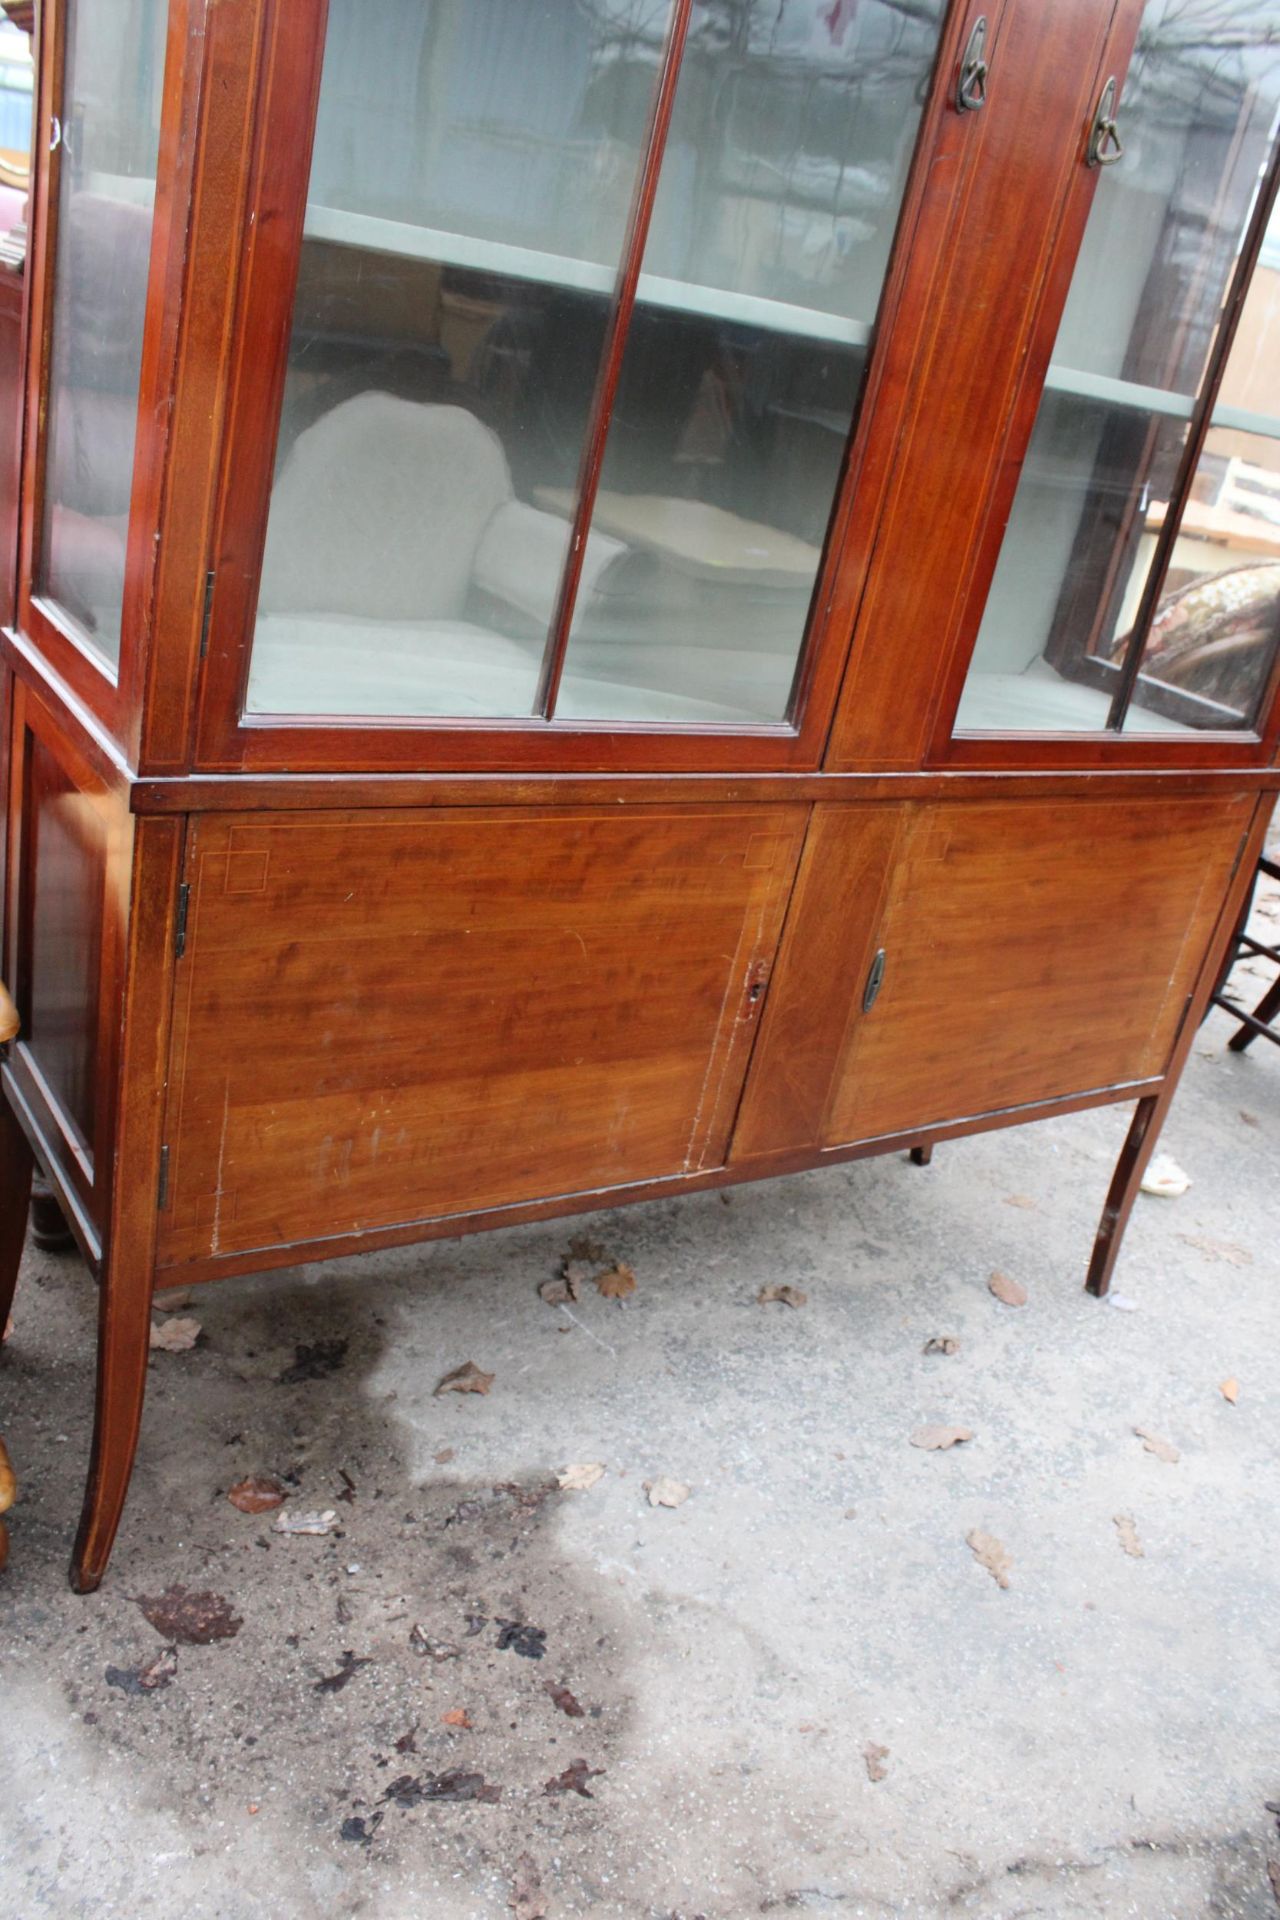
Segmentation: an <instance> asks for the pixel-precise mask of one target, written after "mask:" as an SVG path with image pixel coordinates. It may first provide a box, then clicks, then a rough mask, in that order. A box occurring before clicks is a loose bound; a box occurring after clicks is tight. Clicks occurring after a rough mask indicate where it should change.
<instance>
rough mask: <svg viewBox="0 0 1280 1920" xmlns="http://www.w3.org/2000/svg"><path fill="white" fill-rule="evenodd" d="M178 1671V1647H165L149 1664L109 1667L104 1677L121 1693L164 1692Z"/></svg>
mask: <svg viewBox="0 0 1280 1920" xmlns="http://www.w3.org/2000/svg"><path fill="white" fill-rule="evenodd" d="M177 1671H178V1649H177V1648H176V1647H163V1648H162V1649H161V1651H160V1652H159V1653H158V1654H157V1655H156V1657H155V1659H154V1660H153V1661H152V1662H151V1663H150V1665H149V1666H145V1667H108V1668H107V1669H106V1671H105V1672H104V1674H103V1678H104V1679H105V1681H106V1683H107V1685H108V1686H109V1687H119V1689H120V1691H121V1693H162V1692H163V1691H164V1689H165V1688H166V1687H167V1686H168V1684H169V1682H170V1681H171V1680H172V1678H173V1676H174V1674H175V1673H176V1672H177Z"/></svg>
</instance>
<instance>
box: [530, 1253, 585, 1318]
mask: <svg viewBox="0 0 1280 1920" xmlns="http://www.w3.org/2000/svg"><path fill="white" fill-rule="evenodd" d="M590 1278H591V1269H590V1267H584V1266H583V1264H582V1262H581V1261H579V1260H565V1261H563V1262H562V1263H561V1267H560V1271H559V1273H558V1274H557V1275H556V1276H555V1278H554V1280H544V1281H543V1282H542V1284H541V1285H540V1286H539V1288H538V1292H539V1294H540V1295H541V1296H542V1298H543V1299H544V1300H545V1301H546V1303H547V1305H548V1306H549V1307H562V1306H564V1305H565V1303H566V1301H569V1300H576V1299H577V1298H578V1296H579V1294H580V1293H581V1291H582V1289H583V1287H584V1285H585V1284H586V1282H587V1281H588V1280H589V1279H590Z"/></svg>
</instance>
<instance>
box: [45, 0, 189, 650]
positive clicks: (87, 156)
mask: <svg viewBox="0 0 1280 1920" xmlns="http://www.w3.org/2000/svg"><path fill="white" fill-rule="evenodd" d="M166 16H167V9H166V7H165V5H164V3H163V0H93V4H88V0H67V4H66V7H65V22H66V29H65V31H66V52H65V62H66V64H65V67H64V74H63V85H62V111H61V116H60V127H61V138H60V141H59V148H58V152H59V160H58V188H57V191H58V200H57V217H56V236H57V238H56V246H55V255H54V312H53V331H52V350H51V362H50V370H49V384H48V428H47V440H46V446H45V469H44V500H43V527H42V540H41V558H40V563H39V567H38V571H37V590H38V591H39V592H41V593H42V594H44V595H45V596H46V597H47V598H49V599H51V600H53V601H56V602H57V603H58V605H59V606H60V607H61V608H62V609H63V610H64V611H65V612H66V613H67V614H69V615H70V617H71V619H72V621H73V622H74V624H75V625H76V626H78V627H79V628H80V629H81V630H82V631H83V632H84V634H85V635H86V636H87V638H88V639H89V640H90V641H91V643H92V645H93V646H94V648H95V649H96V650H97V651H98V652H99V653H101V654H102V655H103V657H104V658H105V659H106V660H107V661H108V662H109V663H110V664H112V665H114V664H115V663H116V662H117V661H118V659H119V656H120V617H121V608H122V603H123V599H124V556H125V536H126V532H127V528H128V520H129V493H130V488H131V486H132V481H133V450H134V434H135V427H136V424H137V413H138V376H139V369H140V367H141V363H142V328H143V318H144V314H145V309H146V299H147V270H148V265H149V261H150V255H151V220H152V203H153V200H154V196H155V177H156V156H157V151H158V148H159V142H160V96H161V87H162V83H163V78H164V43H165V26H166Z"/></svg>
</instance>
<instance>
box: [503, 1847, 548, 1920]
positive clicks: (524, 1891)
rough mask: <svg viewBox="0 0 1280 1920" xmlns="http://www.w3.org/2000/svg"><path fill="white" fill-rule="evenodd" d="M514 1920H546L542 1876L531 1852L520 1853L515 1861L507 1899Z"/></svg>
mask: <svg viewBox="0 0 1280 1920" xmlns="http://www.w3.org/2000/svg"><path fill="white" fill-rule="evenodd" d="M507 1905H508V1906H509V1907H510V1909H511V1911H512V1913H513V1914H514V1915H515V1917H516V1920H546V1916H547V1898H546V1895H545V1894H544V1893H543V1891H542V1876H541V1874H540V1873H539V1872H538V1869H537V1867H536V1865H535V1864H534V1859H533V1855H532V1854H531V1853H522V1854H521V1855H520V1858H519V1859H518V1860H517V1861H516V1871H515V1878H514V1879H513V1880H512V1882H511V1895H510V1898H509V1899H508V1901H507Z"/></svg>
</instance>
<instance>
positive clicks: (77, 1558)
mask: <svg viewBox="0 0 1280 1920" xmlns="http://www.w3.org/2000/svg"><path fill="white" fill-rule="evenodd" d="M126 1266H127V1268H128V1270H127V1271H122V1269H123V1268H125V1267H126ZM150 1341H151V1274H150V1272H149V1271H148V1270H147V1269H146V1268H145V1267H144V1268H142V1269H141V1270H139V1269H138V1267H137V1266H135V1265H131V1264H129V1263H127V1262H125V1261H122V1260H119V1259H118V1258H117V1257H116V1255H114V1254H112V1253H108V1254H107V1256H106V1257H105V1259H104V1264H103V1270H102V1283H101V1286H100V1288H99V1297H98V1388H97V1401H96V1405H95V1409H94V1422H93V1452H92V1454H91V1456H90V1460H89V1482H88V1485H87V1486H86V1488H85V1495H84V1507H83V1510H82V1512H81V1515H80V1531H79V1533H78V1534H77V1535H76V1544H75V1550H74V1552H73V1553H72V1556H71V1584H72V1586H73V1587H74V1588H75V1590H76V1592H77V1593H92V1592H93V1591H94V1590H95V1588H96V1587H97V1586H98V1585H99V1583H100V1582H101V1580H102V1576H103V1574H104V1573H105V1572H106V1570H107V1561H108V1559H109V1558H110V1555H111V1547H112V1543H113V1542H114V1540H115V1537H116V1528H117V1527H118V1526H119V1524H120V1515H121V1514H122V1513H123V1511H124V1502H125V1495H126V1494H127V1492H128V1491H129V1475H130V1474H131V1473H132V1471H133V1456H134V1454H135V1452H136V1451H137V1446H138V1429H139V1427H140V1426H141V1424H142V1400H143V1395H144V1393H145V1392H146V1386H147V1357H148V1351H149V1348H150Z"/></svg>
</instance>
